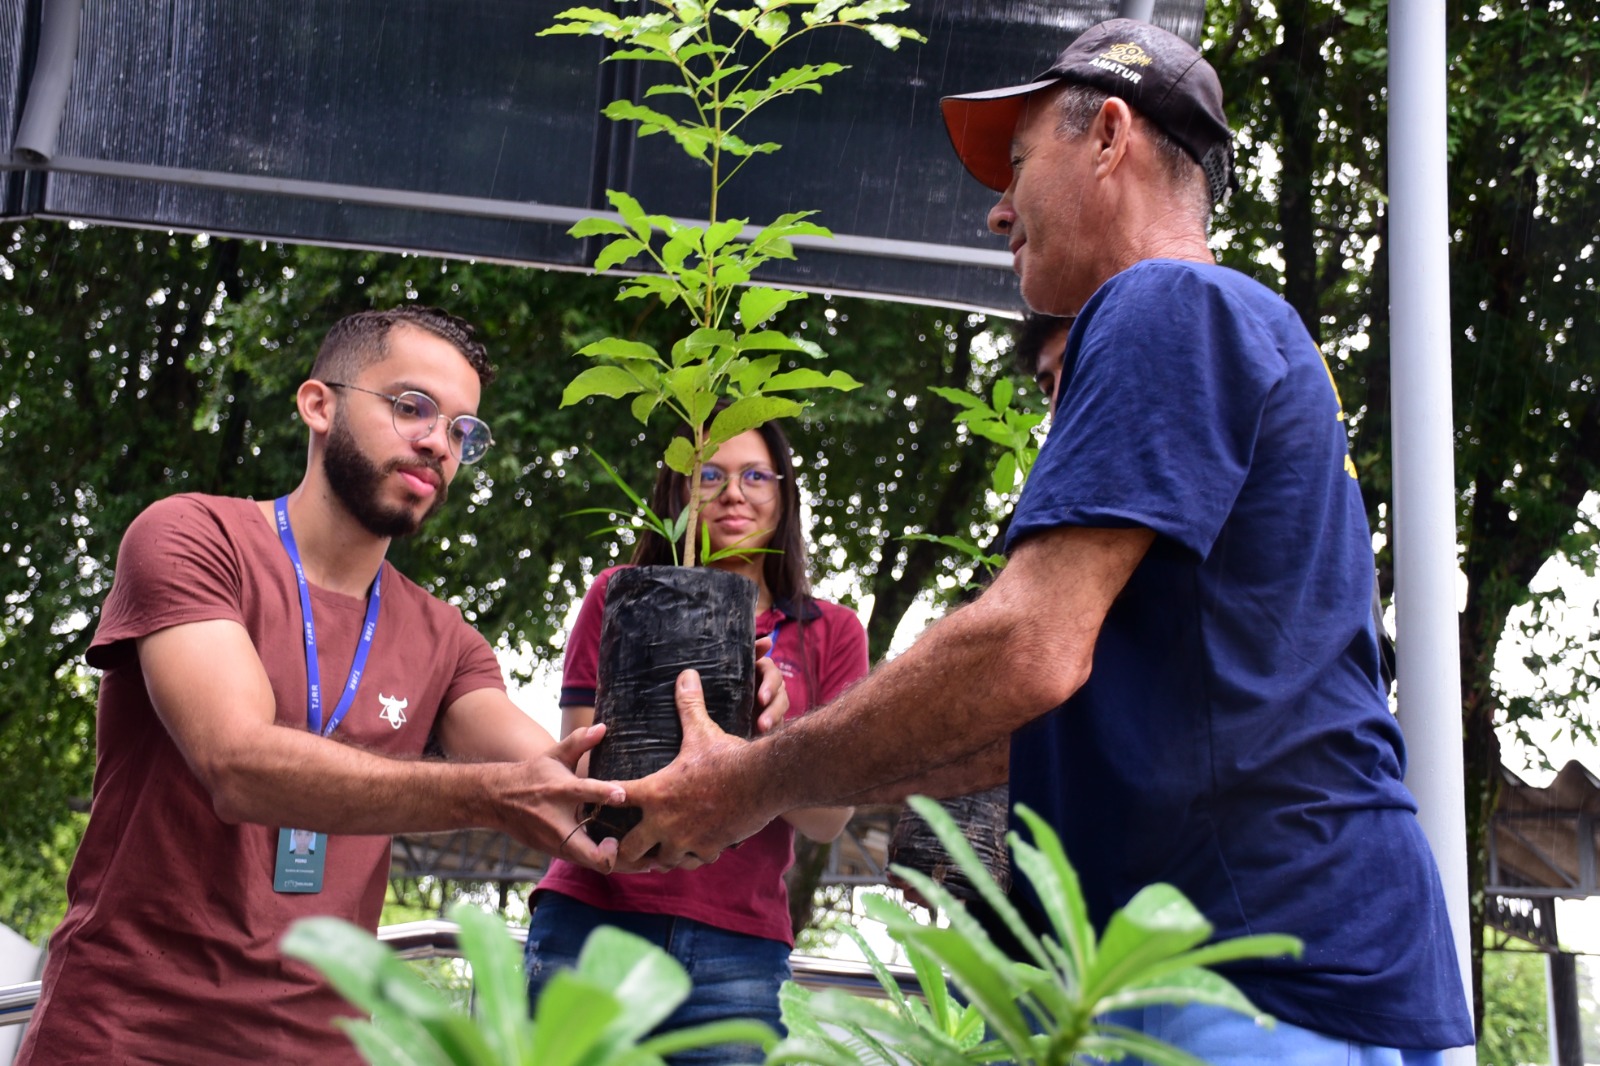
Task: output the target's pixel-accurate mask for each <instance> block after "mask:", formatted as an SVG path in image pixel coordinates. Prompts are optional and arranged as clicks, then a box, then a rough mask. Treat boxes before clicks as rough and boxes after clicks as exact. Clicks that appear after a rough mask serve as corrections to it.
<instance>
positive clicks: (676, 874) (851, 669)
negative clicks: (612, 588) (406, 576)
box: [526, 422, 867, 1066]
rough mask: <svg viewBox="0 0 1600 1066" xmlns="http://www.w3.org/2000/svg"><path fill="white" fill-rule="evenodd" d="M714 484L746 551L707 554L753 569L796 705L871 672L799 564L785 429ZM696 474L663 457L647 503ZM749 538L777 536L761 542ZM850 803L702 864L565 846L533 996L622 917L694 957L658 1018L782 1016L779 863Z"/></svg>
mask: <svg viewBox="0 0 1600 1066" xmlns="http://www.w3.org/2000/svg"><path fill="white" fill-rule="evenodd" d="M701 492H702V494H703V495H705V496H707V497H709V498H710V502H709V503H708V504H707V505H706V509H705V511H704V513H703V515H702V521H703V522H704V523H705V525H706V527H707V529H708V530H709V533H710V540H711V548H712V550H713V551H714V552H717V551H723V550H726V549H728V548H731V547H740V548H748V549H751V551H750V552H749V553H741V554H737V555H733V556H729V557H726V558H723V559H719V560H717V561H716V562H713V563H711V564H710V565H712V566H715V567H718V568H720V569H723V570H729V571H732V572H734V573H737V574H742V575H744V576H745V577H747V578H749V579H750V580H751V581H753V582H755V584H756V588H757V595H756V633H757V635H758V636H768V637H771V639H772V642H773V647H772V652H771V658H772V661H774V662H776V664H777V666H778V669H779V670H781V671H782V673H783V677H784V683H785V686H786V688H787V690H788V694H789V700H790V705H789V714H790V716H791V717H794V716H798V715H801V714H804V713H805V712H806V711H807V710H809V709H810V708H811V707H812V706H813V705H816V704H820V703H825V702H827V701H828V700H830V699H832V698H834V697H835V696H837V695H838V694H839V693H840V692H842V691H843V690H844V689H845V687H846V686H848V685H849V684H851V683H852V682H854V681H855V680H857V679H858V678H860V677H861V676H863V675H864V674H865V673H866V672H867V637H866V631H865V630H864V629H862V627H861V622H860V621H859V620H858V619H857V618H856V615H855V612H853V611H851V610H849V609H847V608H845V607H841V606H839V605H838V604H835V603H829V602H828V601H826V600H819V599H817V598H815V597H814V596H812V595H811V589H810V581H809V579H808V577H807V574H806V544H805V534H804V530H803V529H802V527H801V518H800V492H799V488H798V486H797V485H796V483H795V476H794V463H793V460H792V458H791V453H790V448H789V442H788V440H787V438H785V436H784V434H783V431H782V430H781V429H780V428H779V427H778V425H777V423H775V422H768V423H766V424H765V425H763V426H760V427H759V428H757V429H753V430H750V431H748V432H746V433H742V434H740V435H739V436H737V437H734V438H733V439H732V440H730V441H727V442H726V443H724V444H723V445H721V446H720V447H719V448H718V449H717V452H716V454H715V455H714V456H713V457H712V459H711V462H710V463H708V464H707V465H706V467H705V468H704V472H703V474H702V477H701ZM687 499H688V479H687V478H685V477H684V476H683V475H682V474H678V473H674V472H673V471H672V470H671V469H669V468H667V467H665V466H663V467H662V468H661V473H660V476H658V477H657V479H656V485H655V490H654V493H653V496H652V499H651V508H652V510H654V511H655V513H656V514H658V515H663V516H667V515H672V516H676V515H677V514H679V513H680V512H681V511H682V510H683V507H684V505H685V503H686V502H687ZM755 549H769V551H768V552H764V553H758V552H757V551H755ZM673 562H674V559H673V554H672V550H671V546H670V545H668V544H667V542H666V541H665V540H664V539H663V538H662V537H661V536H659V535H658V534H655V533H644V534H642V535H641V537H640V541H639V544H638V547H637V549H636V550H635V552H634V557H633V564H634V565H636V566H666V565H672V564H673ZM617 569H618V568H616V567H612V568H611V569H608V570H605V571H602V572H601V573H600V575H599V576H598V577H596V578H595V580H594V583H593V584H592V585H591V586H590V588H589V591H588V593H587V594H586V595H585V596H584V599H583V606H582V607H581V608H580V609H579V613H578V620H577V623H576V624H575V626H574V627H573V631H572V634H571V636H570V637H569V639H568V642H567V651H566V661H565V668H564V673H563V677H562V689H561V707H562V720H561V722H562V731H563V733H565V734H567V735H571V734H572V733H573V732H574V731H581V730H582V729H584V728H585V727H587V726H588V725H589V724H590V723H591V722H593V721H594V708H595V698H596V682H597V669H598V658H599V647H600V623H601V618H602V615H603V614H604V610H605V595H606V586H607V582H608V581H609V580H610V577H611V575H612V574H613V573H615V572H616V570H617ZM850 815H851V808H849V807H832V808H821V809H811V810H793V811H789V812H788V813H786V814H785V815H784V816H783V818H780V819H778V820H775V821H773V822H772V823H771V824H769V825H767V826H766V827H765V828H762V829H761V830H760V831H759V832H757V833H755V834H754V835H753V836H751V837H750V839H748V840H746V841H745V842H744V844H743V845H742V846H741V847H740V848H739V849H738V850H734V851H728V852H725V853H724V854H723V856H722V858H721V859H720V860H718V861H717V862H715V863H711V864H709V865H705V866H701V867H699V868H698V869H687V868H686V869H679V870H673V871H670V872H669V871H662V872H655V873H639V874H615V875H613V876H611V877H605V876H602V875H600V874H598V873H595V872H593V871H592V870H588V869H585V868H583V867H581V866H579V865H578V864H576V863H570V862H564V861H561V860H556V861H554V862H552V863H551V865H550V870H549V872H548V873H547V874H546V875H545V876H544V878H543V879H542V880H541V881H540V882H539V886H538V889H537V892H536V902H535V907H534V911H533V918H532V922H531V927H530V929H529V930H528V941H527V949H526V951H527V969H528V990H529V998H530V1002H533V1001H536V1000H537V997H538V994H539V992H540V990H541V989H542V988H543V987H544V984H545V983H546V982H547V981H548V980H549V978H550V976H551V975H552V974H553V973H554V972H555V971H556V970H557V969H558V968H560V967H563V966H572V965H575V964H576V962H577V956H578V952H579V950H580V949H581V948H582V946H583V942H584V940H585V939H587V938H588V935H589V933H591V932H593V931H594V929H596V928H597V927H599V926H601V925H612V926H618V927H620V928H623V929H627V930H629V931H631V932H634V933H638V934H639V935H641V936H644V937H646V938H647V939H650V940H651V941H653V942H655V943H656V944H658V945H660V946H661V947H663V948H665V949H666V950H667V951H668V952H669V953H670V954H672V956H673V957H674V958H676V959H677V960H678V961H679V962H680V963H682V964H683V965H684V967H685V968H686V969H687V970H688V971H689V976H690V977H691V978H692V979H693V982H694V986H693V989H692V991H691V992H690V996H689V999H688V1000H687V1001H686V1002H685V1003H684V1004H683V1005H682V1006H680V1007H679V1008H678V1010H677V1011H676V1012H674V1013H673V1015H672V1017H670V1018H668V1019H667V1020H666V1022H664V1023H663V1024H662V1027H661V1028H662V1030H663V1031H667V1030H671V1029H678V1028H682V1027H684V1026H687V1025H693V1024H699V1023H702V1022H709V1021H715V1020H718V1019H723V1018H757V1019H760V1020H762V1021H765V1022H768V1023H769V1024H771V1025H772V1026H773V1027H774V1028H778V1023H779V1018H778V1013H779V1012H778V988H779V986H780V985H782V984H783V982H784V981H785V980H787V979H788V978H789V976H790V970H789V953H790V951H791V950H792V949H793V947H794V936H793V932H792V929H791V927H790V919H789V905H788V893H787V889H786V887H785V884H784V878H783V875H784V872H785V871H786V870H787V869H788V868H789V866H790V865H791V864H792V863H793V862H794V834H795V831H796V830H799V831H800V832H802V833H804V834H805V835H806V836H807V837H809V838H811V839H812V840H816V841H821V842H826V841H830V840H832V839H833V838H834V837H836V836H838V835H839V833H840V832H841V831H842V830H843V829H844V826H845V823H846V822H847V821H848V820H849V818H850ZM745 1061H749V1053H748V1049H738V1048H732V1047H723V1048H705V1049H700V1050H698V1051H695V1052H691V1053H685V1054H682V1055H679V1056H676V1057H674V1059H673V1063H674V1066H687V1064H689V1063H696V1064H700V1063H717V1062H745Z"/></svg>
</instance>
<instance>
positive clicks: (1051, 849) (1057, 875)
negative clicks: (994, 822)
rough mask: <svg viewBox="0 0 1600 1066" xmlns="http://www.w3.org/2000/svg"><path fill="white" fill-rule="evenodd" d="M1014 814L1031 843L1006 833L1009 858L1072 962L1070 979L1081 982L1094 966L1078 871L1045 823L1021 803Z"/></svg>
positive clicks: (1091, 930)
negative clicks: (1026, 830)
mask: <svg viewBox="0 0 1600 1066" xmlns="http://www.w3.org/2000/svg"><path fill="white" fill-rule="evenodd" d="M1016 815H1017V818H1018V819H1019V820H1020V821H1022V822H1023V823H1024V824H1025V825H1027V827H1028V834H1029V836H1030V837H1032V838H1033V843H1032V844H1027V843H1024V842H1023V841H1022V840H1021V839H1020V838H1019V837H1018V836H1017V834H1016V833H1014V832H1013V833H1008V834H1007V835H1006V840H1007V841H1008V842H1009V843H1010V845H1011V855H1012V859H1013V861H1014V862H1015V863H1016V864H1017V868H1018V869H1019V870H1021V871H1022V872H1023V874H1024V875H1026V877H1027V878H1028V884H1029V886H1030V887H1032V889H1033V891H1034V894H1035V895H1036V896H1038V898H1039V902H1040V903H1041V904H1042V905H1043V907H1044V912H1045V915H1046V916H1047V917H1048V918H1049V919H1050V927H1051V928H1052V929H1053V930H1054V931H1055V935H1056V941H1057V943H1060V944H1062V945H1064V946H1065V947H1066V949H1067V951H1068V952H1069V953H1070V954H1071V956H1072V958H1073V960H1074V962H1075V971H1074V976H1075V977H1077V978H1078V979H1080V980H1081V979H1082V976H1083V974H1085V973H1086V972H1087V971H1088V969H1089V967H1090V966H1092V965H1093V964H1094V958H1095V953H1096V945H1095V934H1094V926H1093V925H1092V924H1090V922H1089V908H1088V905H1087V904H1086V903H1085V902H1084V898H1083V888H1082V887H1081V885H1080V883H1079V881H1078V872H1077V870H1075V869H1073V867H1072V863H1071V862H1070V861H1069V860H1068V859H1067V852H1066V849H1065V848H1063V847H1062V846H1061V838H1060V837H1059V836H1058V835H1057V834H1056V831H1055V830H1054V829H1053V828H1052V827H1051V826H1050V824H1049V823H1048V822H1046V821H1045V820H1044V819H1043V818H1041V817H1039V816H1038V815H1037V814H1035V813H1034V812H1033V810H1032V809H1030V808H1029V807H1028V805H1027V804H1025V803H1019V804H1017V807H1016Z"/></svg>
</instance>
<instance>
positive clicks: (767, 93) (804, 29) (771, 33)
mask: <svg viewBox="0 0 1600 1066" xmlns="http://www.w3.org/2000/svg"><path fill="white" fill-rule="evenodd" d="M908 6H909V4H908V3H907V2H906V0H867V2H865V3H858V4H849V3H841V2H836V0H757V2H756V3H755V4H753V5H752V6H750V7H747V8H730V7H728V6H726V5H723V4H721V3H720V0H655V2H654V4H653V7H654V10H652V11H651V12H650V13H649V14H641V15H627V16H624V15H621V14H619V13H614V12H609V11H601V10H598V9H595V8H588V7H578V8H570V9H568V10H566V11H563V12H562V13H561V14H559V15H558V16H556V17H557V18H558V19H561V20H564V21H562V22H560V23H559V24H558V25H556V26H553V27H550V28H549V29H546V30H544V31H542V33H543V34H584V35H598V36H602V37H605V38H607V39H608V40H611V41H615V42H618V43H619V44H621V45H622V46H623V47H622V48H620V49H618V50H617V51H614V52H613V53H612V54H611V55H610V56H609V57H608V59H610V60H635V61H643V62H653V63H659V64H662V65H664V66H667V67H670V68H671V69H672V72H673V73H674V74H675V75H676V76H677V79H678V80H677V82H675V83H662V84H657V85H654V86H652V87H651V88H650V90H649V91H648V92H647V93H646V94H645V95H646V97H665V98H668V99H670V98H673V97H678V98H682V99H684V100H686V101H687V104H686V107H685V110H686V113H685V114H683V115H679V116H674V115H670V114H668V113H666V112H664V111H661V110H658V109H656V108H653V107H646V106H643V105H641V104H637V103H634V102H632V101H627V100H619V101H615V102H613V103H611V104H610V105H608V106H607V107H606V109H605V112H604V114H605V116H606V117H607V118H609V119H612V120H614V121H618V122H634V123H637V127H636V132H637V134H638V136H640V137H647V136H650V135H652V134H656V133H665V134H666V135H668V136H669V137H671V138H672V139H673V140H674V141H676V142H677V144H678V146H679V147H680V148H682V149H683V150H684V152H685V153H687V154H688V155H689V156H690V157H691V158H692V159H694V160H697V161H699V162H701V163H704V164H706V166H707V167H708V170H709V179H710V198H709V203H710V207H709V211H708V217H707V219H706V222H705V225H692V224H689V223H685V222H681V221H679V220H677V219H673V218H669V217H668V216H666V215H652V214H648V213H646V211H645V209H644V208H643V206H641V205H640V203H639V202H638V201H637V200H635V199H634V198H633V197H631V196H629V195H627V194H626V193H622V192H617V191H615V190H611V191H608V192H607V194H606V195H607V198H608V199H609V200H610V202H611V206H612V207H614V208H615V209H616V215H617V217H616V218H600V217H596V218H587V219H584V220H583V221H581V222H579V223H578V224H577V225H575V226H573V227H572V230H571V235H572V236H574V237H578V238H580V239H588V238H592V237H605V238H609V241H608V243H606V245H605V246H604V248H603V249H602V250H601V251H600V253H599V255H598V256H597V257H596V258H595V262H594V268H595V270H597V271H604V270H611V269H615V268H618V267H622V266H623V265H625V264H627V263H629V262H637V263H640V264H641V266H640V268H639V269H638V270H636V271H635V272H633V273H632V274H631V275H630V276H629V280H628V281H627V282H626V283H625V284H624V285H623V287H622V290H621V291H620V293H619V294H618V297H617V298H618V299H619V300H641V299H642V300H656V301H660V303H661V304H663V305H665V306H666V307H669V308H670V307H672V306H674V305H680V306H681V307H682V309H683V310H684V311H685V313H686V314H687V315H688V317H689V319H690V321H691V322H692V323H693V326H694V328H693V329H692V330H691V331H690V332H689V333H688V334H687V335H686V336H684V337H681V338H679V339H678V340H677V341H676V342H675V343H674V344H673V345H672V347H671V350H670V352H669V353H668V354H667V355H663V354H661V352H660V351H659V349H657V348H655V347H652V346H650V345H648V344H641V343H638V342H636V341H632V340H626V339H623V338H618V337H605V338H602V339H600V340H597V341H595V342H594V343H592V344H589V345H587V346H585V347H584V348H582V349H580V350H579V352H578V354H579V355H582V356H587V357H589V358H593V359H601V360H606V362H604V363H603V364H602V365H599V366H594V367H590V368H589V369H588V370H585V371H583V372H582V373H580V374H579V375H578V376H577V377H576V378H574V379H573V381H572V382H571V383H570V384H569V385H568V386H567V387H566V389H565V390H564V391H563V392H562V396H561V405H562V406H563V407H567V406H570V405H572V404H575V403H578V402H580V401H582V400H586V399H589V398H591V397H594V396H605V397H609V398H611V399H625V398H628V397H632V400H631V406H630V409H631V411H632V413H633V417H634V418H636V419H637V420H638V421H639V422H640V423H648V421H649V419H650V416H651V415H652V414H653V413H654V412H656V411H657V410H660V409H662V408H665V409H666V410H667V411H669V412H670V413H671V414H672V415H673V416H675V417H676V418H677V420H678V421H679V422H680V423H681V424H683V425H684V426H687V427H688V428H689V431H690V436H689V437H688V438H683V437H676V438H674V439H673V441H672V443H671V444H670V445H669V446H668V448H667V450H666V453H665V456H664V458H665V461H666V464H667V466H668V467H670V468H671V469H673V470H675V471H677V472H678V473H680V474H683V475H685V476H686V477H688V478H689V485H690V497H689V502H688V506H687V508H686V509H685V512H684V514H685V523H684V525H685V529H686V531H687V537H686V538H685V539H684V560H683V562H684V564H685V565H689V566H692V565H694V562H695V556H696V532H697V530H698V528H699V517H700V512H701V510H702V508H703V507H704V504H705V503H706V501H705V500H704V499H703V498H702V497H701V495H700V468H701V466H702V465H703V464H704V463H705V462H706V461H707V460H708V459H710V458H711V456H712V455H714V454H715V453H716V450H717V446H718V445H720V444H722V443H723V442H724V441H727V440H731V439H732V438H734V437H736V436H738V435H739V434H741V433H744V432H746V431H748V430H750V429H754V428H755V427H756V426H758V425H761V424H762V423H763V422H769V421H771V420H773V419H776V418H792V417H794V416H796V415H798V414H800V413H801V412H802V411H804V410H805V408H806V404H805V403H804V402H802V401H800V400H798V399H795V398H794V397H792V396H789V395H787V394H788V393H792V392H796V391H799V390H804V389H839V390H844V391H848V390H850V389H854V388H858V387H859V386H860V383H859V382H857V381H856V380H855V379H854V378H852V377H850V375H848V374H845V373H843V372H842V371H837V370H835V371H832V372H831V373H823V372H821V371H818V370H812V369H807V368H800V369H791V370H788V371H784V370H783V369H782V368H783V358H784V356H785V355H786V354H787V355H790V356H794V355H797V354H798V355H805V356H807V357H810V358H813V359H815V358H820V357H821V355H822V351H821V349H820V348H818V347H817V346H816V345H815V344H812V343H809V342H806V341H803V340H800V339H797V338H795V337H793V336H791V335H790V334H787V333H784V332H781V331H779V330H774V329H770V328H767V327H768V324H769V323H770V322H771V321H772V319H773V318H774V316H776V315H777V314H778V313H779V312H780V311H782V310H783V308H784V307H785V306H786V305H787V304H789V303H792V302H794V301H797V300H800V299H803V296H802V294H800V293H798V292H794V291H791V290H788V289H774V288H768V287H765V286H759V285H758V286H750V287H748V288H741V287H743V286H747V285H749V282H750V281H751V279H752V278H754V277H755V274H756V271H757V270H759V269H760V268H761V267H762V266H763V265H764V264H766V263H768V262H771V261H772V260H774V259H793V258H794V247H793V243H792V241H793V238H796V237H827V236H830V234H829V232H828V231H827V230H826V229H824V228H823V227H821V226H818V225H816V224H815V223H812V222H808V221H806V218H807V216H808V215H810V214H812V213H813V212H809V211H799V212H791V213H788V214H784V215H781V216H779V217H778V218H777V219H775V220H774V221H772V222H770V223H768V224H767V225H765V226H762V227H760V228H759V229H757V230H756V231H755V232H754V233H749V232H748V231H749V230H750V228H751V227H750V225H749V220H748V219H723V218H720V217H719V215H718V211H717V203H718V197H719V195H720V194H721V192H722V190H723V188H724V187H725V186H726V185H727V183H728V182H729V181H731V180H732V178H733V176H734V175H735V174H737V173H738V172H739V169H740V168H741V167H742V166H743V165H744V162H745V161H747V160H748V159H749V158H750V157H751V156H753V155H756V154H758V153H759V154H768V153H772V152H776V151H777V150H778V149H779V148H780V147H781V146H780V145H777V144H773V143H765V142H764V143H759V144H756V143H751V142H749V141H747V140H745V139H744V138H742V137H740V136H739V135H738V134H737V133H736V131H738V130H739V129H741V127H743V125H744V123H745V122H746V121H747V120H749V119H750V118H752V117H753V116H754V115H755V113H756V112H757V111H759V110H761V109H762V108H763V107H765V106H766V105H768V104H770V103H771V102H772V101H774V100H778V99H781V98H783V97H786V96H791V95H793V94H795V93H799V92H821V91H822V87H821V84H820V82H821V81H822V80H823V79H824V78H826V77H829V76H831V75H833V74H837V73H838V72H839V71H841V70H844V69H845V68H844V67H842V66H840V65H839V64H837V63H824V64H821V65H813V64H806V65H803V66H799V67H792V68H790V69H788V70H785V71H782V72H779V73H770V74H767V77H766V80H765V81H764V82H763V81H760V80H759V79H758V75H759V74H762V73H764V72H766V71H767V70H769V69H770V68H769V63H770V61H771V60H772V57H773V56H774V55H775V54H776V53H777V52H778V51H779V50H781V49H783V48H784V47H785V46H787V45H789V44H791V43H792V42H794V41H795V40H797V39H799V38H800V37H803V36H805V35H806V34H808V33H811V32H812V31H814V30H818V29H823V28H826V27H838V26H842V27H853V28H856V29H861V30H864V31H866V32H867V33H869V34H871V35H872V37H873V38H874V39H876V40H877V41H878V42H879V43H880V44H882V45H884V46H885V47H888V48H896V47H898V46H899V44H900V42H901V41H902V40H918V41H920V40H922V37H921V36H920V35H918V34H917V33H915V32H913V31H911V30H908V29H905V28H904V27H900V26H895V25H891V24H889V23H886V22H884V21H882V20H883V17H884V16H886V15H892V14H894V13H896V12H900V11H904V10H905V9H906V8H907V7H908ZM797 18H798V21H796V19H797ZM718 19H721V20H725V21H726V22H728V23H731V24H732V25H733V27H734V29H733V32H732V33H731V36H728V38H727V39H725V40H724V39H719V38H718V37H717V36H716V34H715V32H714V30H715V29H716V28H717V27H718V26H719V25H720V23H719V22H718V21H717V20H718ZM751 53H754V57H753V58H752V57H751ZM730 157H731V158H732V159H737V160H739V162H738V163H735V164H733V165H731V166H730V165H729V158H730ZM736 296H737V302H735V297H736ZM721 400H727V401H729V402H728V403H727V406H726V407H724V408H723V409H722V410H720V411H716V413H715V416H713V411H715V410H716V407H717V404H718V402H719V401H721ZM608 473H611V474H612V477H613V479H615V475H614V473H612V472H610V471H609V468H608ZM631 495H633V494H632V493H630V496H631ZM643 521H644V523H645V524H646V526H647V527H649V528H654V529H656V530H657V531H658V532H659V531H661V530H663V529H665V528H666V527H667V525H668V524H667V523H665V522H663V521H662V519H661V518H660V517H659V516H655V515H649V514H647V515H646V517H645V518H644V520H643ZM681 535H682V534H681V532H680V536H681ZM671 543H674V544H675V543H677V540H676V539H674V540H672V541H671Z"/></svg>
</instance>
